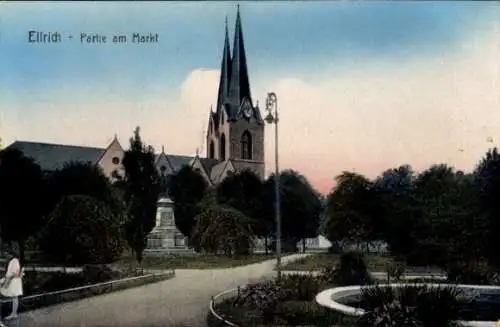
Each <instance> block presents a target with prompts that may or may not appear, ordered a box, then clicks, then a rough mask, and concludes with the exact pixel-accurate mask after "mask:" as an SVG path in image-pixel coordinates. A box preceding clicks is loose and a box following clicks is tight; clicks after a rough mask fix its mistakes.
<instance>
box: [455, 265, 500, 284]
mask: <svg viewBox="0 0 500 327" xmlns="http://www.w3.org/2000/svg"><path fill="white" fill-rule="evenodd" d="M446 273H447V275H448V280H449V281H451V282H454V283H457V284H473V285H490V284H497V283H498V275H497V274H496V273H495V272H494V271H493V270H492V269H491V267H489V265H488V264H487V262H486V261H478V262H469V263H466V262H458V263H453V264H450V265H448V267H447V269H446Z"/></svg>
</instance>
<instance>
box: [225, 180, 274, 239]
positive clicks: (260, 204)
mask: <svg viewBox="0 0 500 327" xmlns="http://www.w3.org/2000/svg"><path fill="white" fill-rule="evenodd" d="M263 192H264V183H263V181H262V180H261V179H260V178H259V177H258V176H257V175H256V174H255V173H253V172H252V171H251V170H243V171H241V172H237V173H236V174H233V175H230V176H228V177H226V178H225V179H224V180H223V181H222V182H221V183H220V184H219V185H218V186H217V191H216V195H217V202H218V203H220V204H225V205H228V206H231V207H233V208H235V209H237V210H238V211H240V212H241V213H243V214H244V215H245V216H247V217H248V218H250V219H251V221H252V229H253V231H254V233H255V234H256V235H258V236H269V235H270V234H271V226H272V224H271V222H270V221H269V216H266V215H265V214H264V198H263V195H264V193H263Z"/></svg>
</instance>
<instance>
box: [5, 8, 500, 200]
mask: <svg viewBox="0 0 500 327" xmlns="http://www.w3.org/2000/svg"><path fill="white" fill-rule="evenodd" d="M236 7H237V3H236V2H230V1H228V2H141V3H137V2H129V3H125V2H124V3H120V2H78V3H69V2H68V3H64V2H43V3H35V2H23V3H13V2H9V3H7V2H2V3H0V137H1V138H2V143H3V145H4V146H6V145H8V144H10V143H11V142H14V141H16V140H24V141H39V142H47V143H62V144H74V145H88V146H96V147H106V146H107V145H108V144H109V143H110V142H111V140H112V139H113V137H114V135H115V134H116V135H117V136H118V138H119V140H120V142H121V143H122V145H123V146H124V147H127V146H128V139H129V137H130V136H131V135H132V132H133V130H134V128H135V127H136V126H140V128H141V134H142V136H143V139H144V140H145V141H146V142H147V143H148V144H151V145H152V146H153V147H155V149H157V150H158V152H159V151H161V147H162V146H164V147H165V152H167V153H170V154H183V155H195V153H196V151H197V149H199V151H200V152H201V153H203V154H204V153H206V144H205V133H206V128H207V126H208V113H209V110H210V106H211V105H214V106H215V103H216V100H217V87H218V79H219V73H220V72H219V69H220V62H221V56H222V48H223V42H224V28H225V19H226V17H227V20H228V24H229V34H230V38H231V39H232V38H233V33H234V23H235V18H236ZM240 12H241V19H242V26H243V34H244V40H245V48H246V53H247V63H248V69H249V75H250V85H251V92H252V97H253V101H254V102H257V101H258V102H259V103H260V104H261V105H260V107H261V110H264V103H265V99H266V94H267V92H271V91H272V92H275V93H276V94H277V97H278V104H279V107H278V108H279V114H280V123H279V153H280V168H281V169H288V168H290V169H295V170H297V171H299V172H300V173H302V174H304V175H305V176H306V177H307V178H308V179H309V180H310V182H311V183H312V184H313V185H314V187H315V188H316V189H317V190H318V191H320V192H322V193H327V192H328V191H329V190H330V189H331V188H332V186H333V185H334V177H335V176H336V175H338V174H340V173H341V172H342V171H345V170H347V171H355V172H358V173H361V174H364V175H365V176H367V177H369V178H375V177H376V176H377V175H379V174H380V173H381V172H382V171H383V170H385V169H388V168H395V167H397V166H399V165H403V164H410V165H412V166H413V167H414V169H415V170H417V171H422V170H424V169H426V168H428V167H429V166H430V165H433V164H438V163H446V164H449V165H452V166H454V167H456V169H460V170H465V171H470V170H472V169H473V168H474V166H475V165H476V163H477V162H478V161H479V160H480V158H481V157H482V156H483V155H484V153H485V152H486V151H487V149H488V148H490V147H493V146H497V145H498V142H500V37H499V35H500V4H499V3H498V2H465V1H463V2H459V1H457V2H453V1H443V2H438V1H436V2H433V1H415V2H394V1H393V2H390V1H380V2H378V1H377V2H375V1H373V2H361V1H360V2H353V1H350V2H334V1H310V2H299V1H293V2H292V1H291V2H286V1H280V2H272V1H269V2H267V1H266V2H250V1H249V2H247V1H245V2H241V4H240ZM31 30H33V31H39V32H59V33H60V34H61V35H62V37H63V40H62V42H60V43H45V44H43V43H30V42H28V33H29V31H31ZM81 33H87V34H99V35H101V36H102V35H105V36H107V37H108V43H105V44H82V43H81V42H80V34H81ZM132 33H158V43H151V44H133V43H131V42H128V43H127V44H112V43H110V42H109V40H110V38H112V37H113V36H114V35H126V36H128V37H130V35H131V34H132ZM69 35H72V36H73V38H72V39H69V38H68V36H69ZM231 45H232V42H231ZM273 128H274V127H273V126H268V127H266V141H265V150H266V171H268V172H271V171H273V170H274V145H275V143H274V142H275V141H274V133H273Z"/></svg>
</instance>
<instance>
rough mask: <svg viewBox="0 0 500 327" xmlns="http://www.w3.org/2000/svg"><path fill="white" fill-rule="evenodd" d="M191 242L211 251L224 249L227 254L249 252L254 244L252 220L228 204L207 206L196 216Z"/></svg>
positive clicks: (215, 251)
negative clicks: (227, 205)
mask: <svg viewBox="0 0 500 327" xmlns="http://www.w3.org/2000/svg"><path fill="white" fill-rule="evenodd" d="M195 220H196V226H195V227H194V229H193V232H192V234H191V240H190V242H191V244H193V246H194V247H195V248H196V249H201V250H204V251H205V252H209V253H217V252H218V251H221V250H222V251H224V254H225V255H227V256H232V255H246V254H249V252H250V248H251V247H252V246H253V232H252V229H251V226H250V220H249V219H248V218H247V217H246V216H244V215H243V214H242V213H241V212H239V211H237V210H236V209H233V208H231V207H226V206H212V207H207V208H205V209H204V210H203V212H201V213H200V214H199V215H197V216H196V218H195Z"/></svg>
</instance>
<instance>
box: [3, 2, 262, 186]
mask: <svg viewBox="0 0 500 327" xmlns="http://www.w3.org/2000/svg"><path fill="white" fill-rule="evenodd" d="M231 52H232V55H231ZM146 132H147V131H146ZM206 142H207V147H206V148H207V156H206V157H200V156H199V155H198V154H197V155H196V156H194V157H192V156H183V155H173V154H167V153H165V151H164V149H163V148H162V151H161V153H159V154H157V155H156V163H155V164H156V168H157V169H158V172H159V173H160V175H161V176H168V175H172V174H175V173H176V172H177V171H178V170H179V169H181V168H182V167H183V166H185V165H189V166H191V167H193V169H195V170H196V171H198V172H199V173H200V174H201V175H202V176H203V177H204V178H205V180H206V181H207V183H208V184H209V185H211V186H213V185H217V184H218V183H220V182H221V181H222V180H223V179H224V178H225V177H226V176H228V175H229V174H231V173H234V172H237V171H242V170H245V169H250V170H252V171H253V172H255V173H256V174H257V175H258V176H260V177H261V178H264V177H265V176H264V174H265V169H264V121H263V119H262V116H261V113H260V110H259V108H258V106H257V105H255V104H254V103H253V101H252V98H251V93H250V82H249V74H248V67H247V59H246V53H245V46H244V41H243V29H242V24H241V17H240V12H239V8H238V11H237V15H236V24H235V34H234V43H233V49H232V51H231V49H230V46H229V33H228V27H227V20H226V27H225V39H224V47H223V49H222V64H221V73H220V82H219V89H218V95H217V104H216V107H215V112H214V111H213V109H212V107H211V109H210V113H209V118H208V128H207V134H206ZM8 148H15V149H18V150H20V151H21V152H23V153H24V155H25V156H27V157H31V158H33V159H34V160H35V162H37V163H38V164H39V165H40V167H41V168H42V170H44V171H47V172H50V171H55V170H57V169H61V168H62V167H63V166H64V164H65V163H69V162H75V161H77V162H90V163H93V164H96V165H99V166H100V167H101V168H102V170H103V172H104V173H105V175H106V176H108V178H109V179H110V180H111V181H112V182H113V181H116V180H118V179H120V178H123V175H124V170H123V166H122V159H123V156H124V154H125V150H124V148H123V147H122V145H121V144H120V142H119V141H118V139H117V137H116V136H115V137H114V139H113V141H112V142H111V143H110V144H109V145H108V146H107V147H105V148H96V147H86V146H74V145H63V144H50V143H41V142H32V141H29V142H28V141H16V142H14V143H12V144H11V145H9V146H8V147H7V149H8Z"/></svg>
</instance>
